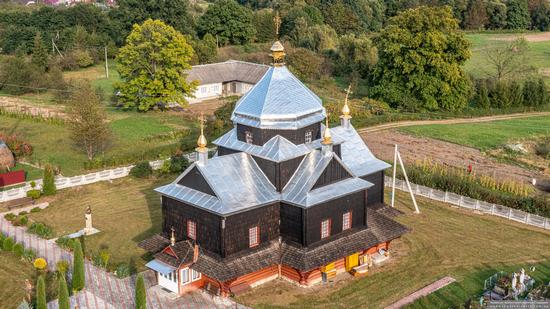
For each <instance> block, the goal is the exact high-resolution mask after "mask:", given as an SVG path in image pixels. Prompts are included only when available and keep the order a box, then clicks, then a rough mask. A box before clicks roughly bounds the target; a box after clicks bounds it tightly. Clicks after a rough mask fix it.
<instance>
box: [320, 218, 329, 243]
mask: <svg viewBox="0 0 550 309" xmlns="http://www.w3.org/2000/svg"><path fill="white" fill-rule="evenodd" d="M330 221H331V220H330V218H329V219H325V220H323V221H321V239H325V238H327V237H329V236H330V228H331V226H330V225H331V224H330V223H331V222H330Z"/></svg>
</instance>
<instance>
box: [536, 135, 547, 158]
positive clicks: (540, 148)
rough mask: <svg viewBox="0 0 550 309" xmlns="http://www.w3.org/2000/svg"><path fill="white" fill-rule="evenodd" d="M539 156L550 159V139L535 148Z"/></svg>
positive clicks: (544, 139) (545, 139)
mask: <svg viewBox="0 0 550 309" xmlns="http://www.w3.org/2000/svg"><path fill="white" fill-rule="evenodd" d="M535 153H536V154H537V156H541V157H543V158H550V137H545V138H543V139H542V141H541V142H539V143H538V144H537V145H536V146H535Z"/></svg>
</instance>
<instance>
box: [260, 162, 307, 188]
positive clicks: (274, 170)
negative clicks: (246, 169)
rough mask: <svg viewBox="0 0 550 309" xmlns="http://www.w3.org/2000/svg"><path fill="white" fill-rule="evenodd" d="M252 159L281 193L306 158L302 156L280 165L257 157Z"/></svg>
mask: <svg viewBox="0 0 550 309" xmlns="http://www.w3.org/2000/svg"><path fill="white" fill-rule="evenodd" d="M252 158H253V159H254V161H256V163H257V164H258V166H259V167H260V168H261V169H262V171H263V172H264V174H265V175H266V176H267V178H268V179H269V181H271V183H272V184H273V185H274V186H275V188H277V191H281V190H282V189H283V188H284V186H285V185H286V184H287V182H288V181H289V180H290V178H291V177H292V175H294V172H296V169H297V168H298V166H299V165H300V163H301V162H302V159H303V158H304V157H303V156H301V157H297V158H294V159H290V160H287V161H283V162H280V163H277V162H273V161H270V160H267V159H263V158H259V157H255V156H252Z"/></svg>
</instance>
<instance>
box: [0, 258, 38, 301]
mask: <svg viewBox="0 0 550 309" xmlns="http://www.w3.org/2000/svg"><path fill="white" fill-rule="evenodd" d="M34 272H35V270H34V268H33V266H32V264H31V263H29V262H24V261H21V259H20V258H18V257H16V256H15V255H14V254H13V253H11V252H5V251H0V283H1V284H0V308H6V309H8V308H9V309H12V308H17V306H18V305H19V304H20V303H21V301H22V300H23V298H24V297H25V279H29V280H34V279H33V278H34Z"/></svg>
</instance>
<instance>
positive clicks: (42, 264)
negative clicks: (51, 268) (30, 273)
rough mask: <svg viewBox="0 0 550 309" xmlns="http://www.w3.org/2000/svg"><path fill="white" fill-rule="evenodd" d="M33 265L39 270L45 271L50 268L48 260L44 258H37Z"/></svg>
mask: <svg viewBox="0 0 550 309" xmlns="http://www.w3.org/2000/svg"><path fill="white" fill-rule="evenodd" d="M33 265H34V268H36V269H38V270H44V269H46V267H47V266H48V262H46V260H45V259H43V258H37V259H36V260H34V263H33Z"/></svg>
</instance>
